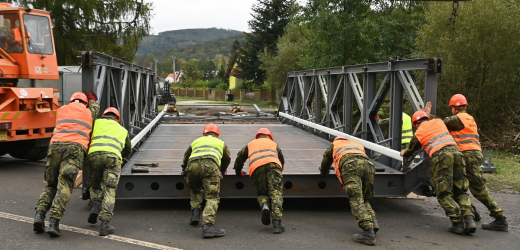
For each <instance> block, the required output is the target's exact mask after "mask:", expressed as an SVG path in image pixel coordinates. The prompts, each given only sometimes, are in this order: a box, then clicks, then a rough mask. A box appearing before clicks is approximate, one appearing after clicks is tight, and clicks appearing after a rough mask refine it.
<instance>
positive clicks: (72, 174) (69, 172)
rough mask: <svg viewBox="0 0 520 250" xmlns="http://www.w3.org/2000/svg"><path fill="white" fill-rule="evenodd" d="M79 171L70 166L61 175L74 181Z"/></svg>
mask: <svg viewBox="0 0 520 250" xmlns="http://www.w3.org/2000/svg"><path fill="white" fill-rule="evenodd" d="M78 172H79V169H78V168H77V167H75V166H72V165H68V166H66V167H65V168H64V169H62V171H61V175H62V176H63V177H64V178H65V179H67V180H72V181H74V180H75V179H76V177H77V176H78Z"/></svg>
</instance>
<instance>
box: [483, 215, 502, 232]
mask: <svg viewBox="0 0 520 250" xmlns="http://www.w3.org/2000/svg"><path fill="white" fill-rule="evenodd" d="M482 228H484V229H487V230H493V231H504V232H508V231H509V228H508V225H507V221H506V217H496V218H495V220H493V222H491V223H489V224H482Z"/></svg>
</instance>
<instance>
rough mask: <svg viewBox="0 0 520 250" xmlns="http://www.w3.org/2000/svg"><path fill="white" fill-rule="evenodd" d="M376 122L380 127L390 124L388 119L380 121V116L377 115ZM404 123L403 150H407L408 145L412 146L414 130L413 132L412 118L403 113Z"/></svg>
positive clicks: (402, 134) (402, 130)
mask: <svg viewBox="0 0 520 250" xmlns="http://www.w3.org/2000/svg"><path fill="white" fill-rule="evenodd" d="M374 119H375V120H376V123H377V124H378V125H383V124H387V123H388V119H380V118H379V115H376V116H375V117H374ZM402 120H403V121H402V123H401V126H402V127H401V150H403V149H406V148H407V147H408V144H410V140H411V139H412V136H413V130H412V118H411V117H410V116H409V115H408V114H406V113H405V112H403V115H402Z"/></svg>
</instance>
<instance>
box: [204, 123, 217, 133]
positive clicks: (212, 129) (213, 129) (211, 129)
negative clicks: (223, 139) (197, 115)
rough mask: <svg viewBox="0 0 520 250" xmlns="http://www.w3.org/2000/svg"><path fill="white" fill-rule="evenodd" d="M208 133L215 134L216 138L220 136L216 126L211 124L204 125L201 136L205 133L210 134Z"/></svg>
mask: <svg viewBox="0 0 520 250" xmlns="http://www.w3.org/2000/svg"><path fill="white" fill-rule="evenodd" d="M210 132H213V133H215V134H217V136H219V135H220V130H218V127H217V125H215V124H213V123H210V124H208V125H206V127H204V131H202V135H205V134H206V133H210Z"/></svg>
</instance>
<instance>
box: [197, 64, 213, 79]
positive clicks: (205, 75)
mask: <svg viewBox="0 0 520 250" xmlns="http://www.w3.org/2000/svg"><path fill="white" fill-rule="evenodd" d="M198 68H199V71H200V73H201V75H202V80H204V81H207V80H211V79H213V78H215V71H216V70H217V67H216V66H215V64H214V63H213V61H211V60H207V59H205V60H202V61H200V62H199V65H198Z"/></svg>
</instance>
